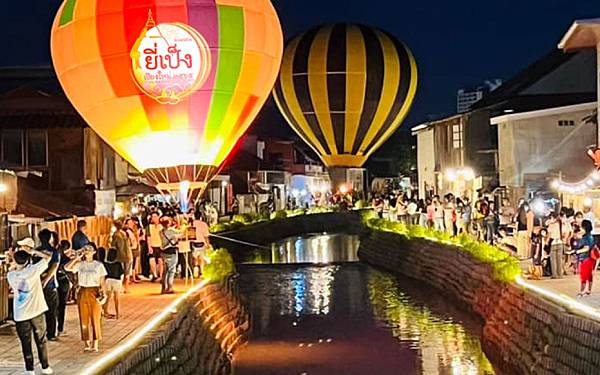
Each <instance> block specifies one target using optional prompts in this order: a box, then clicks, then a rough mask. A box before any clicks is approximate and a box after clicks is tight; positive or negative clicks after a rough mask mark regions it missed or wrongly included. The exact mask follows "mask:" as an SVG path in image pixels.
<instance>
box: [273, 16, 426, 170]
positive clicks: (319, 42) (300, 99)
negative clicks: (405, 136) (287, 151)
mask: <svg viewBox="0 0 600 375" xmlns="http://www.w3.org/2000/svg"><path fill="white" fill-rule="evenodd" d="M416 90H417V65H416V63H415V59H414V57H413V55H412V53H411V52H410V50H409V49H408V48H407V47H406V46H405V45H404V44H402V43H401V42H399V41H398V40H396V39H395V38H394V37H392V36H391V35H389V34H388V33H386V32H384V31H381V30H378V29H375V28H371V27H367V26H362V25H351V24H336V25H327V26H320V27H317V28H315V29H312V30H310V31H307V32H306V33H304V34H302V35H300V36H298V37H297V38H295V39H293V40H292V41H290V42H289V43H288V45H287V47H286V49H285V52H284V56H283V62H282V65H281V72H280V75H279V78H278V80H277V82H276V84H275V89H274V97H275V101H276V103H277V105H278V107H279V109H280V111H281V112H282V114H283V115H284V117H285V118H286V120H287V121H288V122H289V124H290V125H291V127H292V128H293V129H294V130H295V131H296V133H298V135H299V136H300V137H301V138H302V139H303V140H304V141H305V142H306V143H308V144H309V145H310V146H311V147H312V148H313V149H314V150H315V151H316V152H317V153H318V154H319V155H320V156H321V159H322V160H323V162H324V163H325V164H326V165H327V166H329V167H360V166H362V165H363V164H364V163H365V161H366V160H367V158H368V157H369V155H371V154H372V153H373V152H374V151H375V150H376V149H377V148H378V147H379V146H381V145H382V144H383V142H385V140H386V139H388V138H389V137H390V136H391V135H392V134H393V133H394V131H395V130H396V129H397V128H398V126H400V124H401V123H402V121H403V119H404V118H405V117H406V115H407V113H408V111H409V109H410V107H411V104H412V102H413V99H414V97H415V93H416Z"/></svg>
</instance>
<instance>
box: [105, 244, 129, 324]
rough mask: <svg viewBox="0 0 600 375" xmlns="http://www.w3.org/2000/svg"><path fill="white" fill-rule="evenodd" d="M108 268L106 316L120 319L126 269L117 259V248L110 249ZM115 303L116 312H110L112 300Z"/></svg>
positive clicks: (106, 264) (107, 258)
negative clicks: (109, 306)
mask: <svg viewBox="0 0 600 375" xmlns="http://www.w3.org/2000/svg"><path fill="white" fill-rule="evenodd" d="M104 268H106V296H107V299H106V303H105V304H104V316H105V317H107V318H108V319H119V318H120V317H121V290H122V288H123V277H124V274H125V272H124V270H123V264H121V262H118V261H117V250H116V249H109V250H108V254H106V261H105V262H104ZM111 299H112V300H113V302H114V304H115V314H114V315H112V314H109V313H108V304H109V303H110V300H111Z"/></svg>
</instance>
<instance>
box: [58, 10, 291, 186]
mask: <svg viewBox="0 0 600 375" xmlns="http://www.w3.org/2000/svg"><path fill="white" fill-rule="evenodd" d="M51 48H52V59H53V62H54V68H55V70H56V73H57V75H58V78H59V80H60V82H61V84H62V86H63V89H64V91H65V92H66V94H67V96H68V98H69V99H70V101H71V102H72V103H73V105H74V106H75V107H76V108H77V110H78V111H79V113H80V114H81V115H82V117H83V118H84V119H85V120H86V121H87V123H88V124H89V125H90V126H91V127H92V128H93V129H94V130H95V131H96V132H97V133H98V135H99V136H100V137H101V138H103V139H104V140H105V141H106V142H107V143H108V144H109V145H110V146H111V147H113V148H114V150H115V151H116V152H117V153H119V154H120V155H121V156H122V157H123V158H124V159H126V160H127V161H129V162H130V163H131V164H132V165H133V166H135V167H136V168H137V169H139V170H140V171H145V172H146V175H147V176H148V177H149V178H150V179H151V180H153V181H154V182H155V183H156V184H157V187H158V188H159V189H161V190H177V189H178V185H179V183H180V182H182V181H184V182H185V187H186V189H188V188H189V189H197V188H202V187H204V186H205V184H206V182H207V181H209V180H210V179H211V178H212V176H213V175H214V173H215V172H216V171H217V169H218V167H219V166H220V165H221V164H222V163H223V161H224V160H225V158H226V157H227V156H228V154H229V153H230V152H231V150H232V149H233V148H234V146H235V144H236V142H237V141H238V139H239V138H240V137H241V136H242V135H243V134H244V132H245V131H246V130H247V129H248V127H249V126H250V123H251V121H252V120H253V119H254V117H255V116H256V114H257V113H258V111H259V109H260V108H261V106H262V105H263V103H264V102H265V100H266V98H267V97H268V95H269V92H270V90H271V89H272V87H273V84H274V82H275V79H276V77H277V73H278V71H279V66H280V62H281V55H282V53H283V37H282V32H281V26H280V24H279V19H278V17H277V14H276V12H275V10H274V8H273V6H272V5H271V2H270V1H269V0H252V1H247V0H65V2H64V3H63V4H62V6H61V8H60V10H59V11H58V14H57V16H56V19H55V21H54V25H53V27H52V37H51Z"/></svg>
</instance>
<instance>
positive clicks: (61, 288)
mask: <svg viewBox="0 0 600 375" xmlns="http://www.w3.org/2000/svg"><path fill="white" fill-rule="evenodd" d="M70 248H71V244H70V243H69V241H67V240H62V241H60V243H59V244H58V249H57V250H58V253H59V255H60V263H59V266H58V270H57V271H56V279H57V281H58V310H57V315H56V319H57V326H58V336H63V335H65V312H66V309H67V300H68V298H69V292H70V290H71V281H70V280H69V276H68V275H67V271H66V270H65V265H66V264H67V263H69V262H70V261H71V258H70V254H71V253H70Z"/></svg>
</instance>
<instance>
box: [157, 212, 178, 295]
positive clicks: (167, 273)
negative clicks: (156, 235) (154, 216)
mask: <svg viewBox="0 0 600 375" xmlns="http://www.w3.org/2000/svg"><path fill="white" fill-rule="evenodd" d="M162 226H163V230H162V231H161V233H160V235H161V240H162V248H161V256H162V258H163V264H164V272H163V277H162V285H161V291H160V292H161V294H173V293H175V292H174V291H173V281H174V280H175V271H176V269H177V258H178V257H177V245H178V244H179V239H180V238H181V236H182V233H181V232H180V231H178V230H177V229H176V228H175V226H174V223H173V218H171V217H169V216H164V217H163V218H162Z"/></svg>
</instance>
